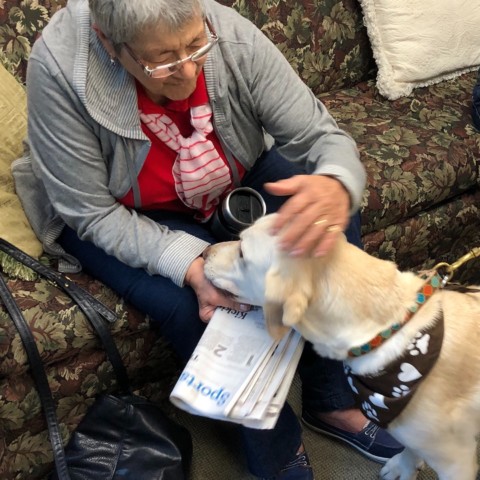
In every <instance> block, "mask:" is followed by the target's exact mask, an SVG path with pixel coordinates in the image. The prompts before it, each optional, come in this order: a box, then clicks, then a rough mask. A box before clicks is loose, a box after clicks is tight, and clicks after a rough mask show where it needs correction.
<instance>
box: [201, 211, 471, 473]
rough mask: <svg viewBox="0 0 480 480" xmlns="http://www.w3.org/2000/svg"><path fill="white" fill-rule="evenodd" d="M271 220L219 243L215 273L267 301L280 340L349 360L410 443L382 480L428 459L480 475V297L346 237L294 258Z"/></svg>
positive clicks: (241, 295)
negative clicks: (287, 337) (295, 337)
mask: <svg viewBox="0 0 480 480" xmlns="http://www.w3.org/2000/svg"><path fill="white" fill-rule="evenodd" d="M273 218H274V216H273V215H267V216H265V217H262V218H261V219H259V220H258V221H257V222H256V223H255V224H254V225H252V226H251V227H249V228H248V229H246V230H244V232H242V234H241V240H240V241H238V242H225V243H220V244H217V245H213V246H211V247H209V248H208V250H207V251H206V253H205V255H204V257H205V274H206V276H207V278H209V279H210V280H211V281H212V282H213V283H214V284H215V285H216V286H217V287H218V288H221V289H224V290H227V291H228V292H231V293H232V294H233V295H234V296H235V297H237V298H238V299H239V301H241V302H246V303H250V304H252V305H260V306H262V307H263V309H264V314H265V319H266V322H267V324H268V328H269V331H270V332H271V334H272V335H273V336H274V337H281V336H282V335H283V334H284V332H285V331H286V329H288V328H290V327H293V328H295V329H296V330H298V331H299V332H300V333H301V334H302V335H303V336H304V337H305V338H306V339H307V340H309V341H310V342H311V343H312V344H313V346H314V348H315V350H316V351H317V352H318V354H320V355H323V356H326V357H330V358H333V359H338V360H344V361H345V366H346V367H345V368H346V373H347V375H348V379H349V382H350V384H351V386H352V389H353V391H354V392H355V393H359V395H360V402H361V405H362V408H363V410H364V412H365V413H366V415H367V416H369V417H370V418H371V419H373V420H376V421H377V422H378V423H379V424H380V425H385V426H386V427H387V428H388V430H389V431H390V433H391V434H392V435H393V436H394V437H395V438H396V439H397V440H398V441H400V442H401V443H402V444H403V445H405V446H406V448H405V450H404V451H403V452H402V453H400V454H399V455H397V456H395V457H393V458H392V459H391V460H389V461H388V462H387V463H386V464H385V465H384V466H383V468H382V470H381V477H382V478H383V479H385V480H398V479H399V480H413V479H415V478H416V477H417V470H418V468H419V467H420V466H421V464H422V463H423V461H425V462H427V463H428V464H429V465H430V466H431V467H432V468H433V469H434V470H435V471H436V472H437V474H438V476H439V479H440V480H475V478H476V475H477V471H478V465H477V455H476V439H475V437H476V434H477V433H478V432H480V293H475V291H476V289H474V290H473V293H460V292H458V291H450V290H448V289H440V288H438V287H439V285H438V278H436V277H433V278H429V279H424V278H421V277H419V276H417V275H415V274H413V273H410V272H400V271H399V270H398V269H397V267H396V265H395V264H394V263H392V262H388V261H384V260H379V259H377V258H374V257H372V256H370V255H368V254H367V253H365V252H363V251H362V250H360V249H359V248H357V247H355V246H353V245H351V244H349V243H348V242H347V241H346V239H345V237H344V236H343V235H341V236H340V237H341V238H339V239H338V241H337V242H336V244H335V246H334V247H333V249H332V250H331V251H330V252H329V254H328V255H327V256H325V257H321V258H294V257H290V256H288V255H287V254H285V253H283V252H281V251H280V250H279V248H278V247H277V237H275V236H272V235H271V234H270V233H269V231H270V226H271V225H272V221H273Z"/></svg>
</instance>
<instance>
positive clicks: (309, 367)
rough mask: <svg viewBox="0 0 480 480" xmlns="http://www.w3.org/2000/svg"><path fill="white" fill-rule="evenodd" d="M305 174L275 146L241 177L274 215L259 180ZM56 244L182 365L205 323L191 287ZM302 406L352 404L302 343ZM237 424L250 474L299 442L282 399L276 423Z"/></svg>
mask: <svg viewBox="0 0 480 480" xmlns="http://www.w3.org/2000/svg"><path fill="white" fill-rule="evenodd" d="M301 173H304V172H303V171H301V170H299V168H298V167H297V166H296V165H294V164H292V163H290V162H287V161H286V160H285V159H283V157H281V156H280V155H279V154H278V153H277V151H276V150H275V149H274V150H271V151H270V152H266V153H265V154H264V155H263V156H262V157H261V158H260V159H259V161H258V162H257V164H256V165H255V166H254V167H253V169H252V170H251V171H249V172H248V173H247V174H246V175H245V176H244V178H243V181H242V185H243V186H248V187H251V188H254V189H255V190H257V191H259V192H260V193H261V194H262V196H263V197H264V199H265V203H266V205H267V213H271V212H274V211H276V210H278V208H279V207H280V206H281V205H282V204H283V202H284V201H285V200H286V197H275V196H273V195H269V194H268V193H267V192H266V191H265V190H264V188H263V184H264V183H266V182H272V181H276V180H280V179H282V178H289V177H291V176H293V175H296V174H301ZM149 216H150V217H151V218H153V219H154V220H155V221H158V222H161V223H162V224H165V225H168V226H169V227H170V228H172V229H180V230H184V231H186V232H188V233H190V234H192V235H195V236H197V237H199V238H202V239H204V240H207V241H209V242H211V243H216V242H217V240H216V239H215V238H214V237H213V236H212V234H211V233H210V231H209V229H208V226H207V225H204V224H198V223H196V222H195V221H194V220H193V218H191V217H190V216H188V215H179V214H177V213H173V214H172V213H171V212H164V211H155V212H150V213H149ZM346 235H347V238H348V240H349V241H350V242H351V243H355V244H356V245H358V246H361V240H360V216H359V215H358V214H357V215H355V216H354V217H353V218H352V221H351V224H350V226H349V228H348V230H347V232H346ZM59 243H60V244H61V245H62V246H63V248H64V249H65V250H66V251H67V252H68V253H70V254H72V255H74V256H75V257H76V258H77V259H78V260H79V261H80V262H81V264H82V266H83V269H84V271H85V272H87V273H89V274H90V275H92V276H93V277H95V278H97V279H99V280H100V281H102V282H103V283H105V284H106V285H108V286H109V287H110V288H112V289H113V290H114V291H116V292H117V293H118V294H119V295H120V296H121V297H123V298H124V299H125V300H126V301H127V302H129V303H130V304H132V305H133V306H135V307H136V308H137V309H138V310H140V311H141V312H143V313H145V314H148V315H149V316H150V318H151V321H152V325H153V326H154V327H156V328H158V330H159V331H160V332H161V334H162V335H163V336H164V337H165V338H166V339H167V340H168V341H169V342H170V343H171V345H172V347H173V349H174V350H175V351H176V352H177V354H178V355H179V356H180V357H181V358H182V359H183V360H184V361H185V362H186V361H187V360H188V359H189V357H190V355H191V354H192V352H193V350H194V348H195V346H196V345H197V343H198V340H199V339H200V336H201V335H202V333H203V331H204V329H205V324H204V323H203V322H202V321H200V319H199V317H198V303H197V298H196V295H195V293H194V291H193V290H192V289H191V288H190V287H184V288H180V287H178V286H177V285H175V284H174V283H173V282H172V281H171V280H169V279H168V278H165V277H161V276H160V275H149V274H148V273H146V272H145V270H143V269H141V268H132V267H129V266H128V265H126V264H124V263H122V262H120V261H119V260H117V259H116V258H115V257H113V256H110V255H107V254H106V253H105V252H104V251H103V250H101V249H100V248H97V247H96V246H95V245H93V243H91V242H86V241H82V240H80V239H79V238H78V236H77V235H76V233H75V232H74V231H73V230H72V229H70V228H68V227H65V228H64V230H63V232H62V234H61V236H60V238H59ZM299 374H300V376H301V379H302V400H303V407H304V408H307V409H313V410H316V411H332V410H337V409H341V408H347V407H351V406H352V405H353V403H354V401H353V397H352V393H351V391H350V387H349V386H348V384H347V383H346V380H345V376H344V372H343V365H342V363H341V362H337V361H333V360H329V359H324V358H321V357H319V356H318V355H316V354H315V353H314V351H313V349H312V348H311V345H310V344H307V345H306V347H305V350H304V353H303V355H302V359H301V362H300V368H299ZM239 428H240V429H241V433H242V438H243V442H244V445H245V452H246V457H247V462H248V466H249V469H250V471H251V472H252V473H253V474H254V475H257V476H260V477H269V476H273V475H275V474H276V473H278V471H279V470H280V469H281V468H282V467H283V466H284V465H285V464H286V463H288V462H289V461H290V460H292V458H293V457H294V456H295V453H296V452H297V450H298V447H299V446H300V444H301V441H302V440H301V427H300V423H299V421H298V419H297V417H296V415H295V413H294V412H293V410H292V409H291V407H290V406H289V405H288V404H286V405H285V407H284V408H283V410H282V412H281V414H280V417H279V419H278V422H277V425H276V426H275V428H274V429H272V430H255V429H250V428H245V427H239Z"/></svg>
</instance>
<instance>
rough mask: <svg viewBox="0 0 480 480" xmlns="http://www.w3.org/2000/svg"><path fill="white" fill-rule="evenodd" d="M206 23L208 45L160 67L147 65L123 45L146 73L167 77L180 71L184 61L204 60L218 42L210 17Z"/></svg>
mask: <svg viewBox="0 0 480 480" xmlns="http://www.w3.org/2000/svg"><path fill="white" fill-rule="evenodd" d="M205 24H206V26H207V28H208V31H209V32H210V40H209V42H208V43H207V44H206V45H204V46H203V47H201V48H199V49H198V50H197V51H196V52H193V53H192V54H191V55H189V56H188V57H185V58H181V59H180V60H177V61H176V62H171V63H167V64H166V65H159V66H158V67H155V68H150V67H147V65H145V63H144V62H142V60H140V59H139V58H138V57H137V55H136V54H135V53H134V51H133V50H132V49H131V48H130V47H129V46H128V45H127V44H126V43H124V44H123V46H124V47H125V49H126V50H127V52H128V53H129V55H130V56H131V57H132V58H133V59H134V60H135V61H136V62H137V63H138V64H139V65H140V66H141V67H142V69H143V72H144V73H145V75H147V76H148V77H151V78H165V77H168V76H170V75H173V74H174V73H175V72H178V70H180V69H181V68H182V66H183V64H184V63H187V62H198V61H199V60H202V59H203V58H204V57H205V55H207V53H208V52H209V51H210V50H211V49H212V48H213V46H214V45H215V44H216V43H217V42H218V35H217V34H216V32H215V30H214V29H213V27H212V24H211V23H210V21H209V20H208V18H206V19H205Z"/></svg>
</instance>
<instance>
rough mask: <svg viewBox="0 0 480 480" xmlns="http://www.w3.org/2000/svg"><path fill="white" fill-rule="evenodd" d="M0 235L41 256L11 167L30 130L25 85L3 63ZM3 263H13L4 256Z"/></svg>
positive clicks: (0, 80) (0, 83) (0, 77)
mask: <svg viewBox="0 0 480 480" xmlns="http://www.w3.org/2000/svg"><path fill="white" fill-rule="evenodd" d="M0 125H1V126H2V128H1V129H0V237H2V238H4V239H6V240H8V241H9V242H11V243H13V244H14V245H16V246H17V247H19V248H21V249H22V250H24V251H25V252H27V253H28V254H30V255H31V256H34V257H38V256H39V255H40V253H41V252H42V246H41V244H40V242H39V241H38V239H37V237H36V236H35V233H34V232H33V230H32V228H31V227H30V224H29V222H28V220H27V217H26V216H25V213H24V211H23V208H22V205H21V203H20V200H19V198H18V197H17V195H16V193H15V188H14V182H13V177H12V174H11V170H10V166H11V163H12V161H13V160H15V159H16V158H17V157H19V156H20V155H21V154H22V151H23V144H22V142H23V139H24V138H25V135H26V131H27V114H26V95H25V90H24V89H23V87H22V86H21V85H20V84H19V83H18V82H17V81H16V80H15V78H14V77H13V76H12V75H11V74H10V73H9V72H8V71H7V70H6V69H5V68H4V67H3V66H2V65H1V64H0ZM1 260H2V262H1V263H2V266H3V267H4V268H5V269H6V270H8V266H13V263H11V262H9V261H8V259H6V258H5V257H4V256H2V257H1Z"/></svg>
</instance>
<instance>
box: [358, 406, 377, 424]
mask: <svg viewBox="0 0 480 480" xmlns="http://www.w3.org/2000/svg"><path fill="white" fill-rule="evenodd" d="M362 410H363V412H364V413H365V415H366V416H367V417H368V418H370V419H371V420H374V421H376V422H379V419H378V415H377V411H376V410H375V409H374V408H373V406H372V405H370V403H368V402H363V403H362Z"/></svg>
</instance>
